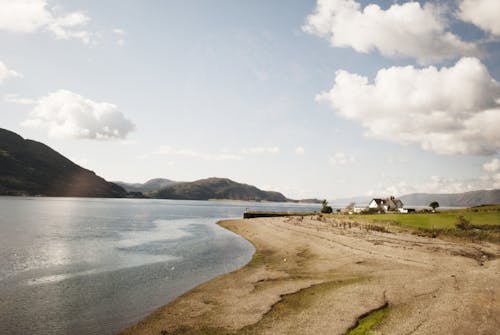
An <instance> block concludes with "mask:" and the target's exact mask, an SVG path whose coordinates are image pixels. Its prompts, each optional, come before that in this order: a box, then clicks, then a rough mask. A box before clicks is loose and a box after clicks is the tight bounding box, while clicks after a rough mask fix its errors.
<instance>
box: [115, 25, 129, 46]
mask: <svg viewBox="0 0 500 335" xmlns="http://www.w3.org/2000/svg"><path fill="white" fill-rule="evenodd" d="M112 32H113V34H115V35H116V36H117V37H118V40H117V41H116V44H117V45H118V46H124V45H125V36H126V35H127V32H126V31H125V30H123V29H120V28H115V29H113V30H112Z"/></svg>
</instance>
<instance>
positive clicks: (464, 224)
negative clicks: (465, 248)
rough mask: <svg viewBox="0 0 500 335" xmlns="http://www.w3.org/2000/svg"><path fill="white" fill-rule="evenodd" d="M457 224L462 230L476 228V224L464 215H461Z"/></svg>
mask: <svg viewBox="0 0 500 335" xmlns="http://www.w3.org/2000/svg"><path fill="white" fill-rule="evenodd" d="M457 221H458V222H457V224H456V225H455V227H457V228H458V229H462V230H470V229H472V228H474V226H473V225H472V224H471V223H470V221H469V220H467V219H466V218H464V217H463V216H459V217H458V218H457Z"/></svg>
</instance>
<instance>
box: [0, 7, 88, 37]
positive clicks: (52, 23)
mask: <svg viewBox="0 0 500 335" xmlns="http://www.w3.org/2000/svg"><path fill="white" fill-rule="evenodd" d="M47 7H48V3H47V0H0V31H2V30H3V31H8V32H14V33H24V34H27V33H34V32H38V31H49V32H51V33H52V34H53V35H54V36H55V37H56V38H58V39H64V40H68V39H79V40H81V41H82V42H84V43H85V44H89V43H90V42H91V38H92V34H91V33H90V32H89V31H87V30H83V29H81V28H82V27H83V26H85V25H86V24H87V23H88V22H89V21H90V18H89V17H88V16H87V14H86V13H85V12H83V11H75V12H70V13H67V14H59V13H56V11H57V9H56V8H50V9H49V8H47Z"/></svg>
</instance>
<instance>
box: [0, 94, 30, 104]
mask: <svg viewBox="0 0 500 335" xmlns="http://www.w3.org/2000/svg"><path fill="white" fill-rule="evenodd" d="M3 101H5V102H8V103H12V104H16V105H34V104H36V100H33V99H29V98H23V97H20V96H19V95H18V94H12V93H11V94H5V95H4V96H3Z"/></svg>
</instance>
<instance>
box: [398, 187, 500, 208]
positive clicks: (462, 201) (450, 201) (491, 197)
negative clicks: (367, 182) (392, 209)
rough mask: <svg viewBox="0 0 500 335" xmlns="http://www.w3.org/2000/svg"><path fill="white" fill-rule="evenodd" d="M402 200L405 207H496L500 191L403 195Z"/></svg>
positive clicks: (499, 201) (499, 198)
mask: <svg viewBox="0 0 500 335" xmlns="http://www.w3.org/2000/svg"><path fill="white" fill-rule="evenodd" d="M400 199H401V201H403V203H404V204H405V206H428V205H429V204H430V203H431V202H432V201H437V202H439V205H440V206H441V207H443V206H445V207H472V206H479V205H487V204H488V205H496V204H500V189H496V190H480V191H470V192H465V193H452V194H429V193H413V194H407V195H403V196H401V197H400Z"/></svg>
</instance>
